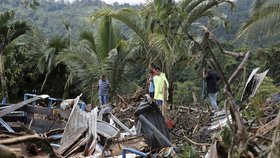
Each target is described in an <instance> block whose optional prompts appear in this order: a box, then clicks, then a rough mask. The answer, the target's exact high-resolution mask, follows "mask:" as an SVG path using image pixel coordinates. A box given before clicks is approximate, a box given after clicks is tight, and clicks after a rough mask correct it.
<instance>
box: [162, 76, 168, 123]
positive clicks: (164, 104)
mask: <svg viewBox="0 0 280 158" xmlns="http://www.w3.org/2000/svg"><path fill="white" fill-rule="evenodd" d="M166 108H167V84H166V81H164V83H163V103H162V107H161V113H162V115H163V117H164V119H166Z"/></svg>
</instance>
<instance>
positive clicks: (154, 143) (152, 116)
mask: <svg viewBox="0 0 280 158" xmlns="http://www.w3.org/2000/svg"><path fill="white" fill-rule="evenodd" d="M140 114H142V115H143V116H144V117H145V118H146V119H147V120H148V121H149V122H150V123H152V124H153V126H154V127H156V128H157V129H158V130H159V131H160V132H161V133H162V134H163V135H164V136H165V137H166V138H167V139H168V140H170V137H169V131H168V128H167V125H166V123H165V119H164V117H163V116H162V114H161V111H160V110H159V108H158V105H156V104H155V103H152V104H149V103H148V102H146V101H143V102H141V103H140V105H139V107H138V109H137V111H136V113H135V115H136V116H139V115H140ZM135 121H136V132H137V134H138V135H141V134H142V135H144V137H145V139H146V143H147V144H148V145H149V147H152V148H159V147H168V146H169V145H168V144H167V143H166V142H164V141H163V140H162V138H160V137H159V136H158V135H156V133H154V132H152V131H151V130H150V128H149V127H148V126H147V125H145V124H142V123H141V122H140V121H139V119H138V118H137V119H136V120H135Z"/></svg>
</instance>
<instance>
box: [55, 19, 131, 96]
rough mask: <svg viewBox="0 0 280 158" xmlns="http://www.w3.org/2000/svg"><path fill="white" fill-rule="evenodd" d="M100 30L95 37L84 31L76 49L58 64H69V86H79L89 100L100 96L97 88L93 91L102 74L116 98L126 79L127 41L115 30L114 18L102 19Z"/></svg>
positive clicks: (63, 57)
mask: <svg viewBox="0 0 280 158" xmlns="http://www.w3.org/2000/svg"><path fill="white" fill-rule="evenodd" d="M98 28H99V30H98V33H97V34H96V35H94V33H93V32H92V31H84V32H82V33H81V34H80V41H79V42H78V44H77V45H76V47H75V48H74V47H72V49H68V50H66V51H64V53H62V54H60V55H59V56H58V58H57V63H61V62H62V63H64V64H66V65H67V67H68V68H69V70H71V72H70V73H71V75H70V76H71V78H69V80H68V82H67V86H69V85H71V84H73V83H75V84H77V85H78V87H79V88H80V90H81V91H82V92H83V93H84V95H85V96H86V97H87V98H88V99H91V96H93V95H96V94H97V89H94V91H92V85H93V84H94V83H97V81H98V79H99V77H100V75H101V74H106V75H107V76H108V78H109V80H110V82H111V87H112V91H111V93H112V94H113V95H116V94H119V92H120V89H121V88H120V87H121V86H122V84H121V83H123V81H124V80H125V77H126V75H125V74H126V64H127V62H126V61H127V58H126V55H128V50H127V49H126V44H125V43H126V42H124V41H122V37H121V35H120V34H118V33H117V32H118V29H117V28H115V27H113V24H112V19H111V17H109V16H105V17H103V18H102V19H100V21H99V25H98ZM94 85H95V84H94Z"/></svg>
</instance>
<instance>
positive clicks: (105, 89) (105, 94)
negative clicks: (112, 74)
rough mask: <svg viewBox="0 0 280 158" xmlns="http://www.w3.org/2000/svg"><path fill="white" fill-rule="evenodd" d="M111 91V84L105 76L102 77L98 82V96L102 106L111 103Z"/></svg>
mask: <svg viewBox="0 0 280 158" xmlns="http://www.w3.org/2000/svg"><path fill="white" fill-rule="evenodd" d="M109 90H110V83H109V81H108V80H106V76H105V75H101V77H100V80H99V81H98V95H99V101H100V104H101V105H105V104H108V101H109Z"/></svg>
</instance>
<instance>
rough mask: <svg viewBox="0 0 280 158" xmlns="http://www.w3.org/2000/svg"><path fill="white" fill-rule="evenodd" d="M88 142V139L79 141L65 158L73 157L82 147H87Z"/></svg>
mask: <svg viewBox="0 0 280 158" xmlns="http://www.w3.org/2000/svg"><path fill="white" fill-rule="evenodd" d="M87 141H88V138H83V139H81V140H80V141H78V142H77V143H76V144H75V145H74V146H73V147H72V148H71V149H69V151H68V152H67V153H65V157H71V155H72V154H74V153H75V152H76V151H77V150H78V149H79V148H80V147H81V146H83V145H85V144H86V142H87Z"/></svg>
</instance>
